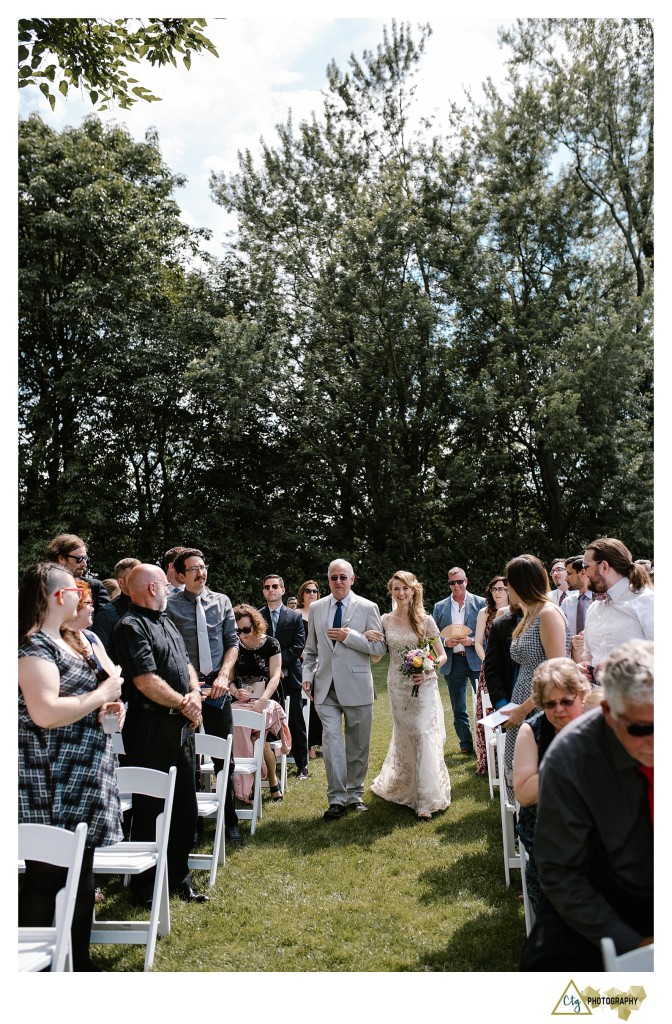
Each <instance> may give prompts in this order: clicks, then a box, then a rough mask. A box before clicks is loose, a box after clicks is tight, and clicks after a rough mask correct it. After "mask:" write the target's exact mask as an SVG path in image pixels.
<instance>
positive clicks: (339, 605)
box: [332, 601, 343, 647]
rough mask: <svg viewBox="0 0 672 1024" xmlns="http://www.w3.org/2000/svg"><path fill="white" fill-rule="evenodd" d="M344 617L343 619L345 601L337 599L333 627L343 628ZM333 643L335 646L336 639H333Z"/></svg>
mask: <svg viewBox="0 0 672 1024" xmlns="http://www.w3.org/2000/svg"><path fill="white" fill-rule="evenodd" d="M342 619H343V602H342V601H337V602H336V614H335V615H334V624H333V626H332V629H340V628H341V622H342ZM332 643H333V645H334V647H335V646H336V641H335V640H332Z"/></svg>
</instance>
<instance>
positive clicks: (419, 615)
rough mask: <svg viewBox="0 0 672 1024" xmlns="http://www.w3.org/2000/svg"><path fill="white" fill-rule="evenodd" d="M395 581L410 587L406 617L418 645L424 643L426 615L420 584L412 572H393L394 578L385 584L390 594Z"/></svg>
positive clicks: (401, 570) (425, 637)
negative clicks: (411, 592) (410, 595)
mask: <svg viewBox="0 0 672 1024" xmlns="http://www.w3.org/2000/svg"><path fill="white" fill-rule="evenodd" d="M395 580H399V582H400V583H403V584H404V586H405V587H410V588H411V590H412V591H413V595H412V597H411V600H410V602H409V606H408V617H409V619H410V620H411V626H412V627H413V630H414V632H415V635H416V636H417V638H418V641H419V642H420V643H424V642H425V640H426V639H427V631H426V629H425V620H426V618H427V613H426V612H425V607H424V605H423V603H422V598H423V593H424V592H423V589H422V583H421V582H420V580H418V579H416V578H415V576H414V575H413V573H412V572H405V571H404V570H403V569H400V570H399V571H398V572H395V574H394V576H393V577H392V578H391V579H390V580H388V582H387V589H388V591H389V592H390V594H391V593H392V584H393V583H394V581H395Z"/></svg>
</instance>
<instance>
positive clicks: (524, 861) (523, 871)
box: [518, 837, 536, 935]
mask: <svg viewBox="0 0 672 1024" xmlns="http://www.w3.org/2000/svg"><path fill="white" fill-rule="evenodd" d="M518 850H519V851H520V877H521V881H522V883H523V907H524V909H525V932H526V934H527V935H529V934H530V932H531V931H532V926H533V924H534V919H535V917H536V915H535V913H534V910H533V909H532V904H531V902H530V896H529V893H528V891H527V865H528V863H529V860H530V858H529V855H528V852H527V850H526V849H525V847H524V845H523V843H522V842H521V840H520V837H519V838H518Z"/></svg>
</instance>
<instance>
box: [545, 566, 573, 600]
mask: <svg viewBox="0 0 672 1024" xmlns="http://www.w3.org/2000/svg"><path fill="white" fill-rule="evenodd" d="M551 579H552V580H553V582H554V583H555V590H549V592H548V596H549V598H550V599H551V601H553V603H554V604H557V605H558V607H560V606H562V605H563V604H564V602H565V600H566V598H567V596H568V594H569V581H568V579H567V566H566V564H565V559H564V558H554V559H553V561H552V562H551Z"/></svg>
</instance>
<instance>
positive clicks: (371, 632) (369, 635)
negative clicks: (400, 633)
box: [364, 629, 385, 643]
mask: <svg viewBox="0 0 672 1024" xmlns="http://www.w3.org/2000/svg"><path fill="white" fill-rule="evenodd" d="M364 636H365V637H366V639H367V640H370V641H371V642H372V643H377V642H378V641H379V640H384V639H385V634H384V633H381V632H380V630H378V629H367V630H365V631H364Z"/></svg>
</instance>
